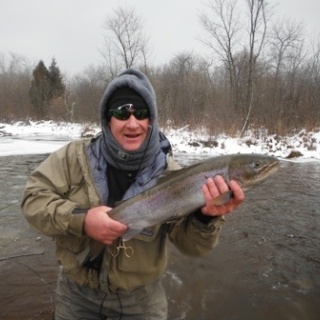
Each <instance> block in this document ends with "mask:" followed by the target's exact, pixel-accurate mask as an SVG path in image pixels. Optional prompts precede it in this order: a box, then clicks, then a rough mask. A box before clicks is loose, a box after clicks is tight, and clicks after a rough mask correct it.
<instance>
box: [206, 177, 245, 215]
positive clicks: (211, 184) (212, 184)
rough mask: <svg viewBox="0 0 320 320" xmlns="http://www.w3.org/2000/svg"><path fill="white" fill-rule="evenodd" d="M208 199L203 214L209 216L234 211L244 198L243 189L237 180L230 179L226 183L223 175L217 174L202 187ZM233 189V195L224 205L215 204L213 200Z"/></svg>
mask: <svg viewBox="0 0 320 320" xmlns="http://www.w3.org/2000/svg"><path fill="white" fill-rule="evenodd" d="M202 190H203V194H204V197H205V200H206V205H205V206H204V207H202V208H201V211H202V213H203V214H205V215H208V216H222V215H225V214H227V213H230V212H232V211H233V210H234V209H235V208H236V207H237V206H238V205H239V204H241V203H242V202H243V200H244V193H243V190H242V189H241V188H240V186H239V185H238V183H237V182H236V181H230V183H229V185H228V184H226V182H225V181H224V179H223V177H221V176H216V177H215V178H214V179H211V178H209V179H208V180H207V183H206V184H205V185H203V187H202ZM228 191H232V193H233V197H232V198H231V200H230V201H229V202H227V203H225V204H224V205H214V204H213V203H212V200H214V199H215V198H217V197H219V196H220V195H222V194H224V193H226V192H228Z"/></svg>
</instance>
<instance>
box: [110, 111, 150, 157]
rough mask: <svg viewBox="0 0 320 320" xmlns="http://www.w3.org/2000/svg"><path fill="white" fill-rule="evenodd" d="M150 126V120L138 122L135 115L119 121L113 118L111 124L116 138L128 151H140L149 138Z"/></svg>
mask: <svg viewBox="0 0 320 320" xmlns="http://www.w3.org/2000/svg"><path fill="white" fill-rule="evenodd" d="M149 124H150V119H149V118H146V119H143V120H138V119H137V118H136V117H135V116H134V114H131V115H130V117H129V118H128V119H126V120H119V119H117V118H115V117H114V116H112V117H111V118H110V122H109V126H110V130H111V132H112V134H113V136H114V138H115V139H116V141H117V142H118V143H119V144H120V145H121V146H122V148H123V149H124V150H126V151H135V150H137V149H139V147H140V146H141V145H142V143H143V142H144V140H145V139H146V137H147V134H148V130H149Z"/></svg>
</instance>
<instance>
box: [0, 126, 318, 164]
mask: <svg viewBox="0 0 320 320" xmlns="http://www.w3.org/2000/svg"><path fill="white" fill-rule="evenodd" d="M99 131H100V128H99V126H96V125H92V124H87V125H85V124H75V123H65V122H63V123H62V122H59V123H57V122H52V121H38V122H29V123H28V124H26V123H22V122H16V123H13V124H5V123H0V156H5V155H15V154H36V153H48V152H52V151H54V150H56V149H58V148H60V147H61V146H63V145H64V144H66V143H68V142H69V141H71V140H73V139H79V138H81V137H82V136H83V135H88V134H95V133H97V132H99ZM164 132H165V134H166V136H167V137H168V138H169V140H170V141H171V144H172V146H173V150H174V153H188V154H198V155H208V156H209V155H212V156H214V155H219V154H230V153H260V154H269V155H274V156H276V157H279V158H287V157H288V156H290V155H291V156H292V155H294V156H298V157H296V158H295V159H296V160H295V161H310V160H320V131H319V132H306V131H305V130H302V131H300V132H299V133H298V134H296V135H294V136H290V137H280V136H276V135H269V136H262V137H261V138H257V137H254V136H253V135H248V136H246V137H243V138H241V139H239V138H230V137H228V136H224V135H220V136H217V137H210V136H209V135H208V134H206V133H205V132H201V131H199V132H190V131H189V130H188V128H187V127H185V128H181V129H178V130H172V129H170V130H165V131H164Z"/></svg>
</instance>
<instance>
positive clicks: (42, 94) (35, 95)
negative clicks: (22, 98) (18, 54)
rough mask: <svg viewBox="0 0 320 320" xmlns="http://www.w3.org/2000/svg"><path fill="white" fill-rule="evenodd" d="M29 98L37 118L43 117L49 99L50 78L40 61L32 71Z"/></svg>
mask: <svg viewBox="0 0 320 320" xmlns="http://www.w3.org/2000/svg"><path fill="white" fill-rule="evenodd" d="M29 97H30V100H31V103H32V106H33V107H34V109H35V112H36V114H37V116H39V117H40V118H43V117H45V115H46V112H47V109H48V105H49V101H50V99H51V76H50V72H49V71H48V69H47V68H46V66H45V64H44V63H43V61H42V60H41V61H40V62H39V63H38V65H37V66H36V68H35V69H34V70H33V79H32V81H31V88H30V90H29Z"/></svg>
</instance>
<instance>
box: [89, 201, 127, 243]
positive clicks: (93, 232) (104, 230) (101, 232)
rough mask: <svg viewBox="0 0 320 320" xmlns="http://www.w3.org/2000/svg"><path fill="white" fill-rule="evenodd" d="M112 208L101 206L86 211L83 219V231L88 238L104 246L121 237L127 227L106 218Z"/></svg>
mask: <svg viewBox="0 0 320 320" xmlns="http://www.w3.org/2000/svg"><path fill="white" fill-rule="evenodd" d="M111 209H112V208H110V207H106V206H101V207H96V208H92V209H90V210H88V212H87V214H86V217H85V219H84V231H85V233H86V235H88V236H89V237H91V238H93V239H95V240H97V241H99V242H102V243H104V244H106V245H109V244H111V243H112V242H113V241H114V240H116V239H117V238H119V237H121V236H122V235H123V234H124V233H125V232H126V231H127V229H128V227H127V226H126V225H124V224H122V223H120V222H118V221H116V220H113V219H111V218H110V217H109V216H108V214H107V213H108V212H109V211H110V210H111Z"/></svg>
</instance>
